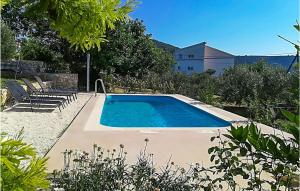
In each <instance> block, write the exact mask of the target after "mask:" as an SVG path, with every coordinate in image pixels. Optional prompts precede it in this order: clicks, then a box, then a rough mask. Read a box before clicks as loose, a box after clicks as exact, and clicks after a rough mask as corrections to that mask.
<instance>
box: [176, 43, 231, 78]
mask: <svg viewBox="0 0 300 191" xmlns="http://www.w3.org/2000/svg"><path fill="white" fill-rule="evenodd" d="M174 57H175V60H176V65H175V68H174V70H175V71H177V72H183V73H185V74H187V75H191V74H193V73H201V72H205V71H207V70H208V69H213V70H215V71H216V73H215V74H214V75H220V74H222V72H223V70H224V69H225V68H228V67H231V66H233V65H234V56H233V55H232V54H229V53H226V52H223V51H221V50H218V49H215V48H212V47H209V46H207V45H206V43H205V42H202V43H199V44H195V45H192V46H188V47H186V48H181V49H177V50H176V51H175V52H174Z"/></svg>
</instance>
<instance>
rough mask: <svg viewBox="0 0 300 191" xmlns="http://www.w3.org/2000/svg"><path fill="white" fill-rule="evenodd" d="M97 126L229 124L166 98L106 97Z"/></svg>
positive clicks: (212, 125)
mask: <svg viewBox="0 0 300 191" xmlns="http://www.w3.org/2000/svg"><path fill="white" fill-rule="evenodd" d="M100 123H101V124H102V125H105V126H109V127H124V128H125V127H127V128H130V127H151V128H155V127H164V128H168V127H169V128H171V127H226V126H230V123H229V122H227V121H225V120H223V119H220V118H218V117H216V116H214V115H212V114H210V113H207V112H205V111H203V110H201V109H199V108H196V107H194V106H192V105H190V104H187V103H185V102H183V101H180V100H178V99H176V98H173V97H170V96H143V95H109V96H107V98H106V99H105V102H104V106H103V110H102V115H101V118H100Z"/></svg>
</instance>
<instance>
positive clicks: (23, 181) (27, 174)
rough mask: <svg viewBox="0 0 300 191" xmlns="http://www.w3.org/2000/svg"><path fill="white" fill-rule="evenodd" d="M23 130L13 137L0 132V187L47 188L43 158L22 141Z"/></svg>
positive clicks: (18, 188)
mask: <svg viewBox="0 0 300 191" xmlns="http://www.w3.org/2000/svg"><path fill="white" fill-rule="evenodd" d="M22 133H23V130H22V131H21V132H20V133H19V134H18V135H16V136H15V137H14V138H9V137H8V136H7V134H5V133H1V139H0V142H1V156H0V161H1V180H0V181H1V188H2V190H7V191H15V190H18V191H22V190H24V191H28V190H36V189H37V188H47V187H48V186H49V181H48V180H47V179H46V176H47V174H46V172H45V170H46V167H45V166H46V161H47V159H45V158H40V157H37V154H36V152H35V150H34V148H33V147H32V146H31V145H28V144H26V143H24V142H23V141H22Z"/></svg>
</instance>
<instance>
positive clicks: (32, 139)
mask: <svg viewBox="0 0 300 191" xmlns="http://www.w3.org/2000/svg"><path fill="white" fill-rule="evenodd" d="M90 96H91V94H85V93H80V94H78V96H77V97H78V99H77V100H75V101H73V102H71V103H70V104H68V105H67V107H66V108H64V109H62V111H61V112H60V111H59V109H58V108H55V109H53V108H52V109H49V108H46V107H45V108H43V109H40V110H37V111H35V112H30V111H29V109H28V108H26V107H15V108H12V109H9V110H5V111H3V112H0V113H1V132H7V133H8V134H9V135H15V134H16V133H17V132H19V131H20V130H21V129H22V128H23V127H24V135H23V137H24V141H25V142H27V143H30V144H32V145H33V146H34V147H35V148H36V150H37V152H38V154H39V155H40V156H43V155H44V154H46V153H47V151H48V150H49V149H50V148H51V147H52V145H53V144H54V143H55V142H56V141H57V139H58V138H59V136H60V134H61V133H62V131H63V130H64V129H65V128H67V127H68V125H69V124H70V123H71V121H72V120H73V119H74V117H75V116H76V115H77V113H78V112H79V110H80V109H81V108H82V107H83V106H84V104H85V103H86V102H87V101H88V100H89V98H90Z"/></svg>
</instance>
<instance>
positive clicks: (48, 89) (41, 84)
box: [34, 76, 78, 99]
mask: <svg viewBox="0 0 300 191" xmlns="http://www.w3.org/2000/svg"><path fill="white" fill-rule="evenodd" d="M34 78H35V79H36V81H37V82H38V84H39V85H40V87H41V90H42V92H45V93H47V92H50V93H51V92H58V93H71V94H72V95H73V96H74V98H75V99H77V93H78V92H77V91H74V90H68V89H56V88H55V89H54V88H50V87H47V86H46V85H45V84H44V83H43V81H42V79H41V78H40V77H39V76H34Z"/></svg>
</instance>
